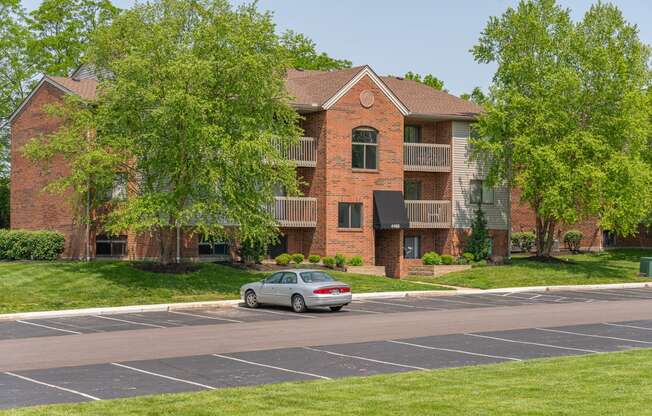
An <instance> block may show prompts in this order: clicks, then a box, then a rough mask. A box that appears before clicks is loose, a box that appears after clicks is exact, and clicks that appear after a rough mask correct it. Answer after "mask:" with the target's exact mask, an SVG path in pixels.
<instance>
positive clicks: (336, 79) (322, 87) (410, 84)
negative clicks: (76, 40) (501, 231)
mask: <svg viewBox="0 0 652 416" xmlns="http://www.w3.org/2000/svg"><path fill="white" fill-rule="evenodd" d="M364 68H365V66H357V67H353V68H348V69H342V70H339V71H308V70H296V69H291V70H289V71H288V73H287V77H286V82H285V85H286V88H287V91H288V93H289V94H290V95H291V96H292V97H294V99H293V101H292V104H294V105H296V106H309V107H317V108H318V107H321V106H322V105H323V104H324V103H325V102H326V101H328V100H329V99H330V98H331V97H333V96H334V95H335V94H336V93H337V92H338V91H339V90H341V89H342V87H344V86H345V85H346V84H347V83H348V82H349V81H350V80H351V79H353V78H354V77H355V76H356V75H357V74H358V73H359V72H360V71H362V70H363V69H364ZM48 78H49V79H50V80H51V81H53V82H55V83H57V84H59V85H60V86H62V87H64V88H65V89H67V90H69V91H70V92H72V93H74V94H77V95H79V96H80V97H82V98H84V99H87V100H92V99H94V98H95V93H96V89H97V81H96V80H93V79H81V80H74V79H72V78H67V77H48ZM380 79H381V80H382V82H384V83H385V85H386V86H387V87H388V88H389V90H390V91H391V92H392V93H393V94H394V95H395V96H396V97H397V98H398V99H399V100H400V101H401V102H402V103H403V104H404V105H405V106H406V107H407V108H408V110H409V111H410V113H411V114H414V115H421V116H432V117H476V116H477V115H478V114H480V113H481V112H482V111H483V109H482V107H480V106H479V105H477V104H474V103H472V102H470V101H467V100H463V99H461V98H458V97H456V96H454V95H451V94H448V93H447V92H444V91H439V90H436V89H434V88H431V87H429V86H427V85H424V84H421V83H419V82H416V81H412V80H407V79H402V78H397V77H380Z"/></svg>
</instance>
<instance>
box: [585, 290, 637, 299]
mask: <svg viewBox="0 0 652 416" xmlns="http://www.w3.org/2000/svg"><path fill="white" fill-rule="evenodd" d="M573 293H577V294H581V295H586V296H588V297H589V298H591V299H594V300H608V299H603V298H600V297H599V296H598V297H596V295H600V294H603V295H607V296H612V297H616V298H620V299H622V298H623V297H625V298H627V296H623V295H622V294H620V293H611V292H608V291H606V290H595V291H588V290H573ZM623 300H624V299H623Z"/></svg>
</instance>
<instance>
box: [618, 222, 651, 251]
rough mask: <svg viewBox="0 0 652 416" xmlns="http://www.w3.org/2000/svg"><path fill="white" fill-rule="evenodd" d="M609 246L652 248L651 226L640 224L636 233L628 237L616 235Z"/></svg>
mask: <svg viewBox="0 0 652 416" xmlns="http://www.w3.org/2000/svg"><path fill="white" fill-rule="evenodd" d="M611 247H623V248H624V247H640V248H652V227H646V226H644V225H640V226H639V227H638V233H637V234H636V235H633V236H629V237H619V236H616V237H615V240H614V243H613V244H612V245H611Z"/></svg>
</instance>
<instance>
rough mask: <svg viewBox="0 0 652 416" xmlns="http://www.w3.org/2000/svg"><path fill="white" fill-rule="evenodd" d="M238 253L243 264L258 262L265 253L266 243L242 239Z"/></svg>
mask: <svg viewBox="0 0 652 416" xmlns="http://www.w3.org/2000/svg"><path fill="white" fill-rule="evenodd" d="M238 253H239V254H240V258H241V259H242V262H243V263H245V264H254V263H260V262H261V261H263V258H265V255H266V253H267V244H265V243H264V242H262V241H254V240H244V241H242V244H241V245H240V249H239V252H238Z"/></svg>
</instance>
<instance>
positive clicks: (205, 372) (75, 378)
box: [0, 292, 652, 408]
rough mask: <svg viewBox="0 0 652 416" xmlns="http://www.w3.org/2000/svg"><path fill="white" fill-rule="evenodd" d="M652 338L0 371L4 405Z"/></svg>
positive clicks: (325, 376) (435, 344)
mask: <svg viewBox="0 0 652 416" xmlns="http://www.w3.org/2000/svg"><path fill="white" fill-rule="evenodd" d="M633 293H636V292H633ZM506 297H508V298H509V296H506ZM401 304H402V303H401ZM406 304H407V303H406ZM419 304H420V303H419ZM411 306H415V307H416V305H411ZM295 319H302V318H295ZM304 319H305V318H304ZM308 319H310V318H308ZM651 346H652V320H646V321H626V322H615V323H614V322H605V323H600V324H590V325H573V326H563V327H549V328H530V329H521V330H509V331H495V332H478V333H462V334H453V335H440V336H430V337H420V338H410V339H388V340H383V341H374V342H364V343H353V344H338V345H320V346H309V347H297V348H284V349H274V350H263V351H250V352H241V353H229V354H221V355H219V354H214V355H198V356H190V357H176V358H165V359H155V360H141V361H127V362H114V363H106V364H96V365H86V366H77V367H65V368H49V369H38V370H28V371H17V372H5V373H0V407H2V408H12V407H22V406H32V405H38V404H49V403H65V402H83V401H93V400H107V399H114V398H122V397H132V396H140V395H147V394H159V393H172V392H190V391H200V390H210V389H219V388H225V387H234V386H248V385H257V384H269V383H279V382H284V381H299V380H329V379H335V378H340V377H348V376H365V375H372V374H383V373H395V372H402V371H423V370H429V369H435V368H445V367H461V366H468V365H479V364H490V363H499V362H507V361H521V360H527V359H533V358H543V357H554V356H564V355H581V354H591V353H597V352H608V351H621V350H628V349H633V348H649V347H651Z"/></svg>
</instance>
